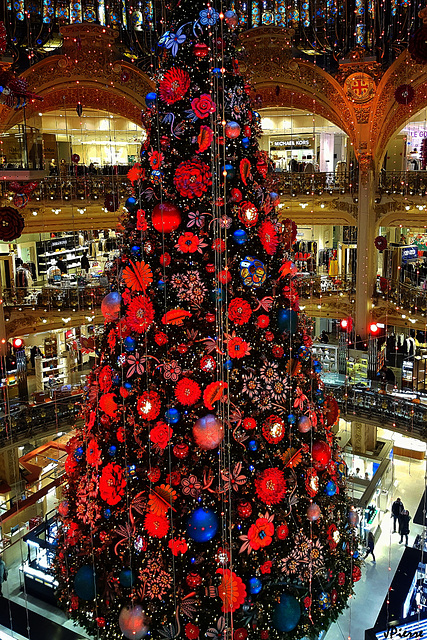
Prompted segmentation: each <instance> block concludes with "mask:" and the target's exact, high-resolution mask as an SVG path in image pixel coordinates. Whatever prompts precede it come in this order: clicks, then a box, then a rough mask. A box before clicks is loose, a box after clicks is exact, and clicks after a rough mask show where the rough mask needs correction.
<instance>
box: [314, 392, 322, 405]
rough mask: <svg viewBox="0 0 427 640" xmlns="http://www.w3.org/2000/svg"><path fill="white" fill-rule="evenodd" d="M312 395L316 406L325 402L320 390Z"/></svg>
mask: <svg viewBox="0 0 427 640" xmlns="http://www.w3.org/2000/svg"><path fill="white" fill-rule="evenodd" d="M314 395H315V398H316V402H317V404H318V405H322V404H323V403H324V402H325V396H324V395H323V391H322V390H321V389H318V390H317V391H316V393H315V394H314Z"/></svg>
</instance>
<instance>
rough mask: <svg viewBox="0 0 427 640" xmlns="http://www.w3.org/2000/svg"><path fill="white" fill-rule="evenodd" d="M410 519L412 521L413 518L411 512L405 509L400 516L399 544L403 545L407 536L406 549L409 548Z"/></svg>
mask: <svg viewBox="0 0 427 640" xmlns="http://www.w3.org/2000/svg"><path fill="white" fill-rule="evenodd" d="M410 519H411V516H410V515H409V511H408V510H407V509H404V510H403V511H402V513H401V514H400V518H399V533H400V540H399V544H402V542H403V536H405V547H407V546H408V534H409V521H410Z"/></svg>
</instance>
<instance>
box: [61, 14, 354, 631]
mask: <svg viewBox="0 0 427 640" xmlns="http://www.w3.org/2000/svg"><path fill="white" fill-rule="evenodd" d="M181 5H182V6H181V9H180V13H179V14H177V15H176V17H175V18H174V20H173V21H172V22H171V26H170V30H169V31H167V32H166V33H165V34H164V35H163V36H162V38H161V40H160V42H159V71H158V73H157V78H156V81H157V93H156V94H155V93H153V94H148V95H147V97H146V102H147V107H148V114H149V115H148V116H147V122H146V124H147V130H148V135H147V139H146V142H145V143H144V145H143V149H142V154H141V163H140V164H137V165H135V166H134V167H133V168H132V170H131V171H130V175H129V177H130V179H131V181H132V183H133V185H134V192H133V194H132V195H131V196H130V197H129V198H128V200H127V202H126V209H127V214H126V216H125V217H124V219H123V246H122V252H121V258H120V260H119V261H118V265H117V270H116V275H115V279H114V280H113V281H112V283H111V287H112V291H111V293H110V294H108V296H107V297H106V298H105V300H104V301H103V305H102V310H103V314H104V317H105V331H104V336H103V343H102V348H101V351H100V358H99V364H98V366H97V367H96V368H95V369H94V370H93V372H92V373H91V375H90V377H89V381H88V385H87V392H86V400H85V404H84V406H83V409H82V414H83V422H84V426H83V427H81V428H80V429H78V430H77V434H76V436H75V437H74V438H73V439H72V440H71V442H70V443H69V454H68V457H67V462H66V472H67V476H68V478H67V486H66V489H65V497H64V501H63V502H62V503H61V505H60V514H61V521H62V522H61V532H60V535H59V538H58V554H57V558H56V561H55V575H56V578H57V580H58V582H59V588H58V597H59V601H60V603H61V604H62V605H63V606H64V608H65V609H66V610H67V611H68V612H69V614H70V616H71V617H72V618H73V619H74V620H76V621H77V622H79V623H80V624H82V625H83V626H84V627H85V628H86V629H87V630H88V631H89V632H91V633H92V634H93V635H94V636H96V637H99V638H108V639H112V638H122V637H123V635H124V636H125V637H126V638H136V639H138V638H142V637H144V636H145V635H151V636H152V637H153V638H156V639H157V638H158V639H160V638H170V639H172V638H175V637H177V636H178V635H180V636H182V637H185V638H187V639H188V640H196V639H197V638H199V637H200V638H203V637H208V638H211V639H212V640H215V639H217V638H218V639H219V638H222V637H224V638H225V637H228V638H231V637H232V638H233V640H245V638H247V637H249V638H262V639H267V638H272V639H275V638H303V637H307V638H317V637H318V635H319V633H320V632H321V631H322V630H324V629H326V628H327V627H328V626H329V624H330V623H331V621H333V620H335V619H336V618H337V617H338V615H339V613H340V612H341V611H342V610H343V609H344V608H345V606H346V603H347V599H348V597H349V595H350V594H351V593H352V589H353V583H354V582H355V581H356V580H358V579H359V577H360V560H358V559H357V556H358V553H357V538H356V536H355V529H354V524H355V517H356V516H355V512H354V511H352V509H351V505H350V503H349V501H348V498H347V497H346V494H345V474H344V471H343V467H344V466H345V465H343V463H342V461H341V460H340V458H339V451H338V448H337V446H336V443H335V440H334V437H333V435H332V431H331V426H332V425H333V423H334V422H335V421H336V418H337V410H336V403H335V401H334V400H333V399H332V398H325V396H324V391H323V389H322V384H321V382H320V378H319V372H320V365H319V363H318V362H317V361H316V360H314V359H313V358H312V355H311V353H310V345H311V339H310V336H309V331H308V330H307V327H306V325H305V321H304V318H302V317H299V316H298V296H297V291H296V286H295V277H296V268H295V266H294V264H293V263H292V259H291V258H292V254H291V251H292V243H293V241H294V240H295V237H296V229H295V225H294V224H293V223H291V222H290V221H289V220H287V221H285V223H282V224H281V223H279V221H278V218H277V216H276V213H275V205H276V204H277V201H278V197H277V194H275V193H272V192H270V191H269V190H268V189H267V187H266V177H267V171H268V159H267V157H266V154H265V153H264V152H261V151H260V150H259V147H258V143H257V137H259V135H260V122H259V121H260V118H259V115H258V114H257V113H256V112H254V111H253V109H252V108H251V105H250V100H249V97H248V92H249V91H248V87H247V86H246V85H245V82H244V80H243V79H242V78H241V77H240V76H239V71H238V66H239V65H238V60H237V59H236V47H235V44H236V38H237V36H236V32H235V27H236V25H237V16H236V15H235V13H234V12H233V11H231V10H230V11H227V12H225V15H223V14H220V13H218V12H217V11H216V10H215V9H214V8H213V7H211V6H199V7H197V3H196V2H184V3H181ZM196 7H197V8H196ZM122 634H123V635H122Z"/></svg>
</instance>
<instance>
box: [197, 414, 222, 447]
mask: <svg viewBox="0 0 427 640" xmlns="http://www.w3.org/2000/svg"><path fill="white" fill-rule="evenodd" d="M193 437H194V440H195V442H196V444H197V446H198V447H200V448H201V449H204V450H206V451H209V450H211V449H216V447H218V446H219V444H220V443H221V442H222V439H223V437H224V428H223V425H222V422H221V421H220V420H218V418H217V417H216V416H215V415H213V413H208V414H207V415H206V416H204V417H203V418H199V419H198V420H197V422H195V424H194V426H193Z"/></svg>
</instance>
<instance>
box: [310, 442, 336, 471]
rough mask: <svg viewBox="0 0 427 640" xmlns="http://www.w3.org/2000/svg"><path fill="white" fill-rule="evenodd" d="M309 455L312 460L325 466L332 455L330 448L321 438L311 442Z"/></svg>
mask: <svg viewBox="0 0 427 640" xmlns="http://www.w3.org/2000/svg"><path fill="white" fill-rule="evenodd" d="M311 455H312V458H313V460H314V462H316V463H317V464H321V465H322V466H326V465H327V464H328V462H329V460H330V459H331V456H332V453H331V448H330V446H329V445H328V444H327V443H326V442H324V441H323V440H317V441H316V442H315V443H314V444H313V448H312V450H311Z"/></svg>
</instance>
